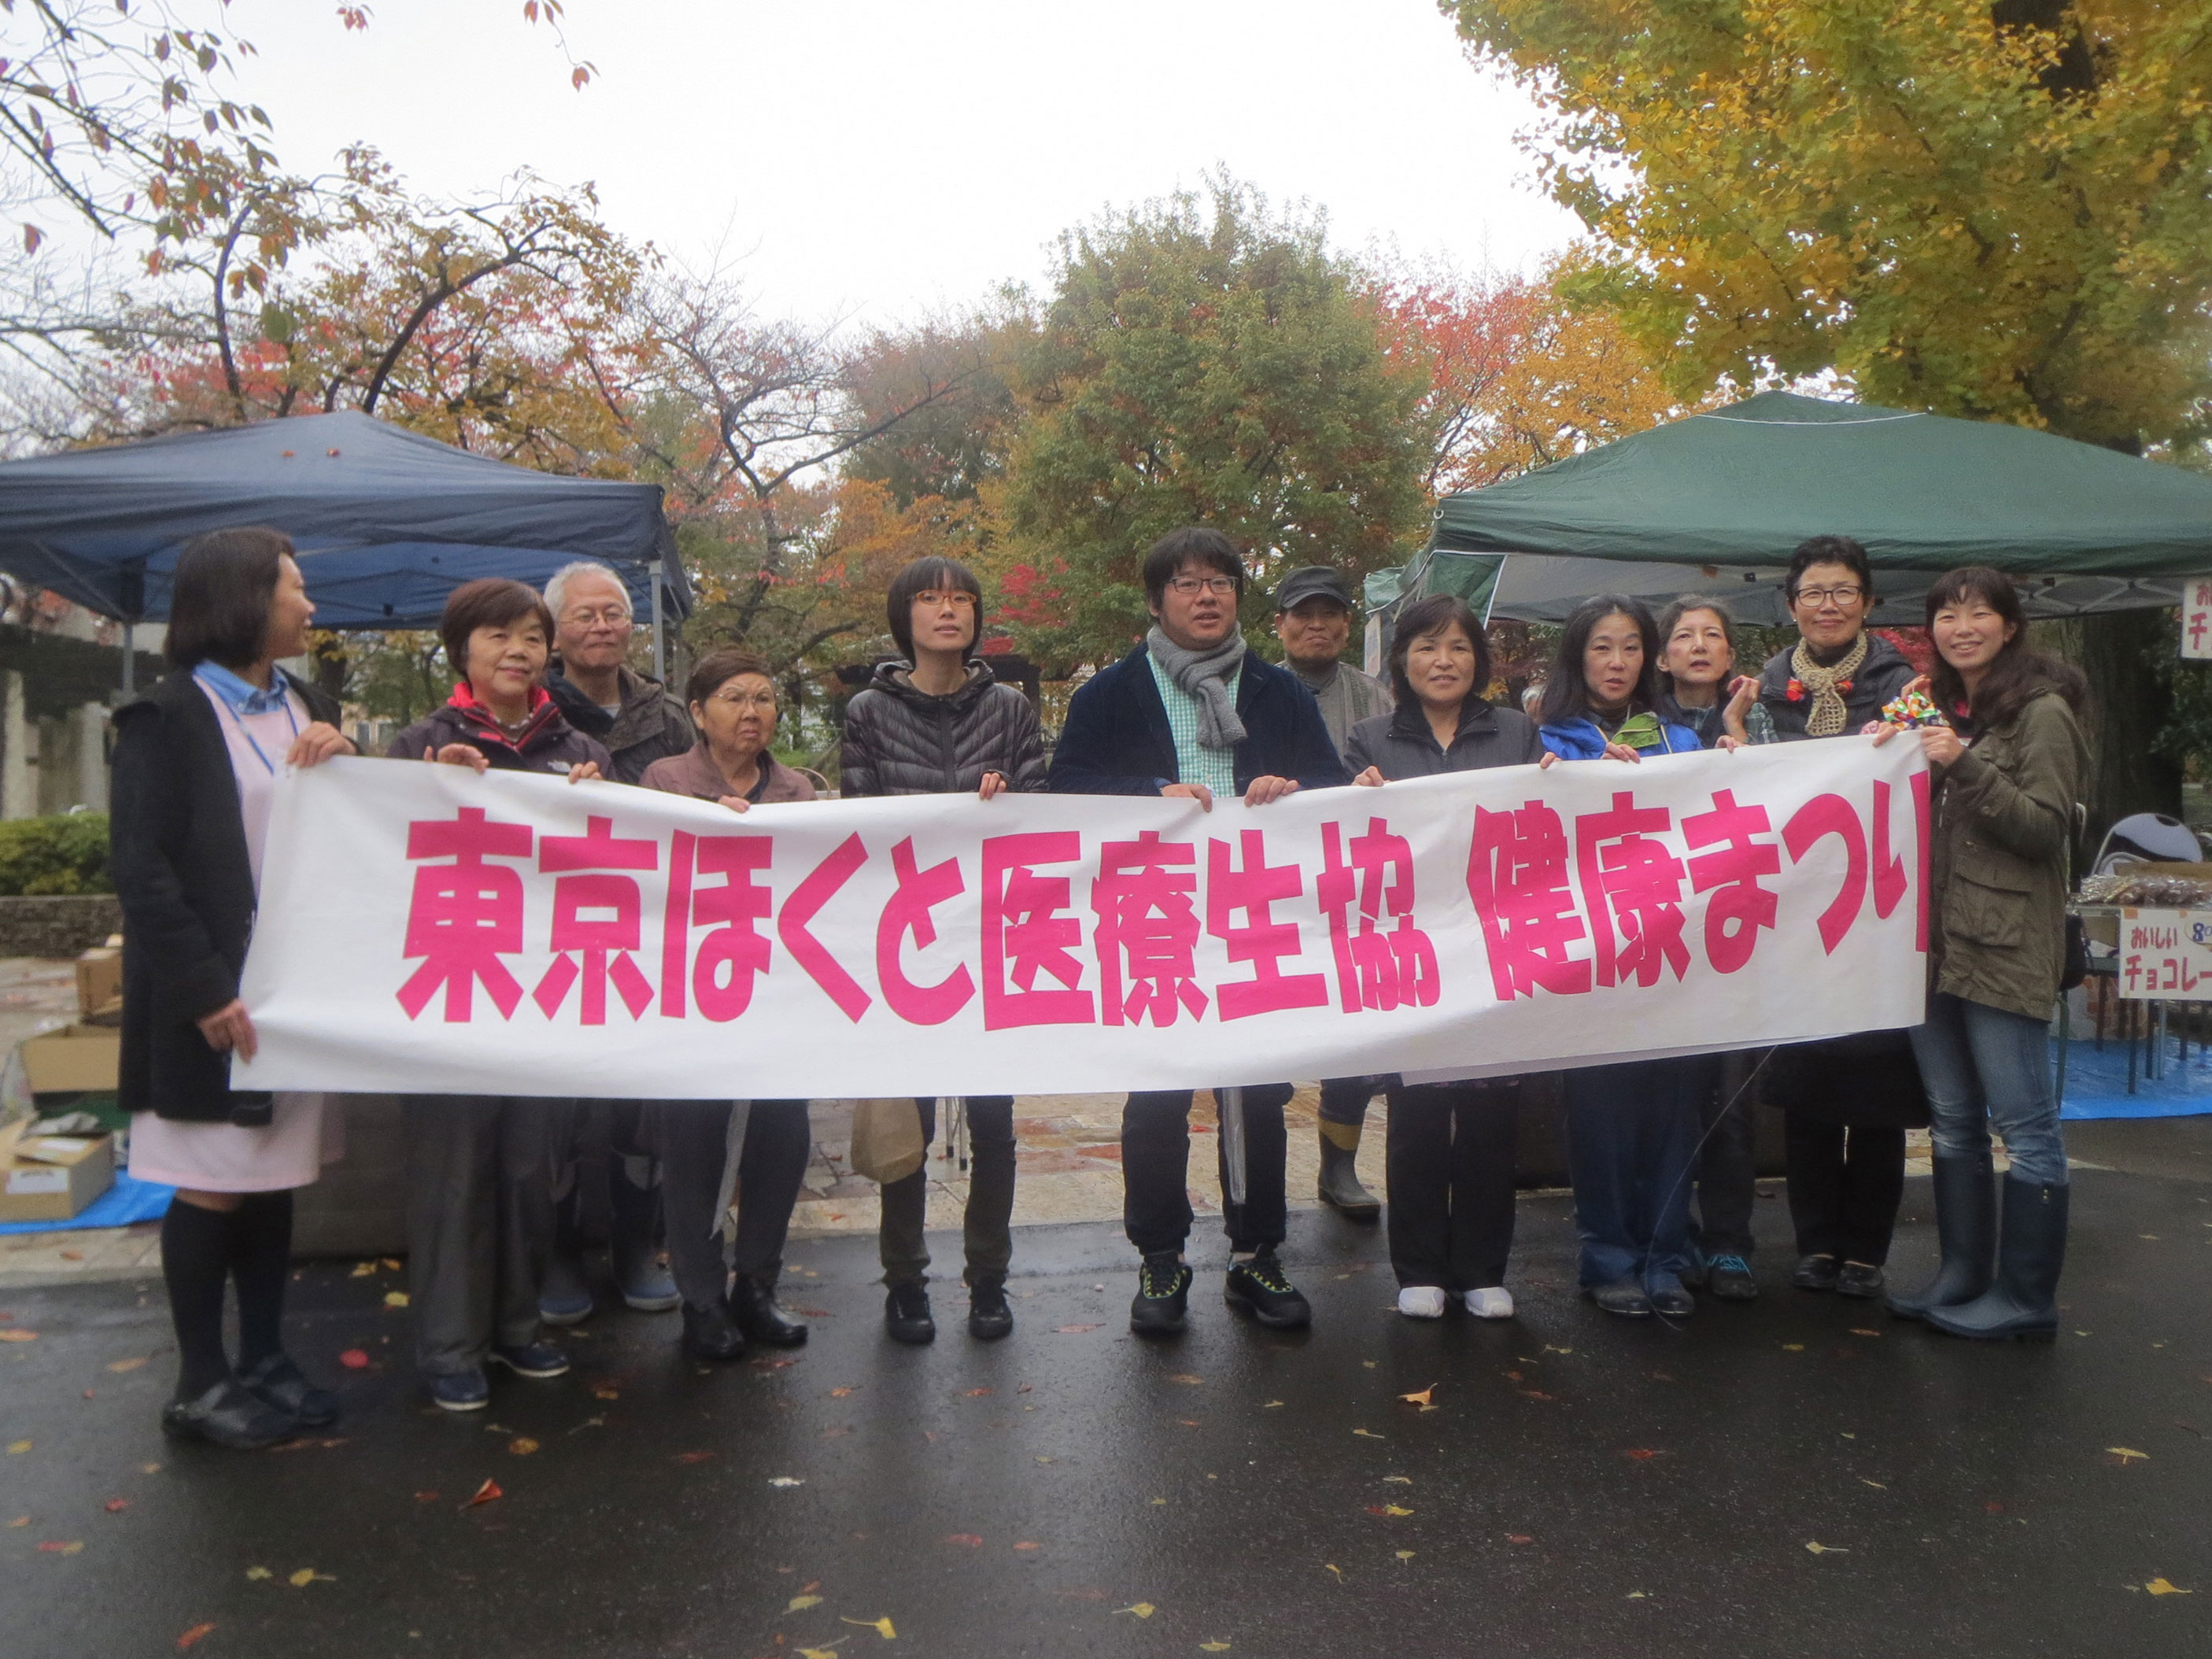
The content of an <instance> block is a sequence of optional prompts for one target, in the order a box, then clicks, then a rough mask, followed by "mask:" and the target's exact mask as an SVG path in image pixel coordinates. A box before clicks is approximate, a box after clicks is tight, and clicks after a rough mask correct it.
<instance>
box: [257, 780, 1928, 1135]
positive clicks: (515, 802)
mask: <svg viewBox="0 0 2212 1659" xmlns="http://www.w3.org/2000/svg"><path fill="white" fill-rule="evenodd" d="M1928 799H1929V796H1928V774H1927V772H1926V769H1925V767H1924V763H1923V761H1922V759H1921V756H1920V750H1919V747H1918V745H1917V744H1889V745H1887V746H1885V747H1883V748H1881V749H1876V748H1875V747H1874V746H1873V745H1872V744H1871V743H1870V742H1869V741H1868V740H1866V739H1863V738H1838V739H1834V740H1832V741H1827V742H1821V743H1802V744H1777V745H1771V746H1767V747H1764V748H1757V749H1745V750H1737V751H1735V752H1734V753H1717V752H1716V753H1708V754H1698V755H1681V756H1671V757H1655V758H1652V759H1649V760H1646V761H1645V762H1644V763H1641V764H1640V765H1634V766H1631V765H1627V764H1625V763H1620V762H1614V761H1589V762H1580V763H1566V764H1562V765H1559V766H1556V767H1553V768H1552V769H1548V770H1544V771H1539V770H1538V769H1536V768H1534V767H1515V768H1507V769H1498V770H1495V771H1487V772H1477V773H1462V774H1458V775H1448V776H1443V777H1435V778H1425V779H1420V780H1417V781H1409V782H1405V783H1396V784H1390V785H1387V786H1385V787H1383V788H1380V789H1371V788H1357V787H1347V788H1342V789H1331V790H1314V791H1308V792H1305V793H1300V794H1297V795H1293V796H1291V798H1289V799H1285V800H1283V801H1279V802H1277V803H1275V804H1273V805H1268V806H1265V807H1258V808H1251V809H1248V808H1246V807H1244V806H1243V805H1241V804H1237V803H1225V804H1222V805H1218V806H1216V807H1215V809H1214V810H1213V811H1212V812H1211V813H1206V812H1202V811H1200V810H1199V808H1198V807H1197V805H1195V804H1194V803H1192V802H1188V801H1182V800H1164V799H1139V798H1130V797H1124V796H1095V795H1089V796H1073V795H1028V796H1014V795H1006V796H1001V797H1000V798H999V799H995V800H993V801H988V802H982V801H978V800H976V799H974V798H973V797H972V796H967V795H931V796H918V797H916V796H909V797H905V798H902V799H880V800H865V801H821V802H804V803H793V804H789V805H770V806H761V807H757V808H755V809H754V810H753V811H750V812H749V813H746V814H744V815H742V816H739V815H737V814H733V813H731V812H728V811H725V810H724V809H722V808H720V807H719V806H715V805H709V804H707V803H704V802H698V801H693V800H690V799H684V798H681V797H678V796H675V795H669V794H661V793H653V792H650V791H646V790H641V789H635V788H629V787H623V786H622V785H619V784H611V783H586V784H578V785H571V784H568V783H566V782H564V781H561V780H558V779H553V778H541V777H535V776H530V775H517V774H502V773H498V772H493V773H489V774H487V775H483V776H481V777H479V776H477V775H475V774H473V773H471V772H469V771H466V770H465V769H461V768H458V767H449V766H429V765H422V764H419V763H405V762H397V761H375V760H340V761H334V762H331V763H327V764H325V765H324V766H321V767H318V768H316V769H313V770H312V771H308V772H305V773H299V774H295V775H289V776H287V777H286V778H284V779H283V780H282V781H281V782H280V784H279V787H278V791H277V795H276V805H275V811H274V816H273V818H272V822H271V824H270V836H269V842H268V857H267V866H266V872H265V874H264V883H263V888H262V895H261V906H260V913H259V920H258V925H257V929H256V932H255V935H254V939H253V945H252V954H251V957H249V959H248V962H247V963H246V978H245V986H244V991H243V994H244V996H245V998H246V1004H247V1006H248V1007H249V1009H250V1010H251V1011H252V1015H253V1018H254V1021H255V1023H256V1024H257V1026H258V1028H259V1032H260V1040H261V1052H260V1054H259V1056H258V1058H257V1059H256V1060H254V1062H253V1063H252V1065H251V1066H240V1067H238V1068H237V1073H236V1079H237V1081H238V1082H239V1084H240V1086H253V1087H263V1088H278V1089H323V1090H337V1091H399V1092H407V1093H416V1092H419V1093H441V1094H443V1093H453V1094H499V1095H558V1096H582V1097H642V1098H655V1097H661V1098H674V1099H718V1098H719V1099H730V1098H733V1097H751V1098H760V1099H767V1098H781V1097H822V1096H831V1097H835V1096H880V1095H906V1096H912V1095H956V1094H959V1095H988V1094H1036V1093H1065V1092H1074V1091H1119V1090H1123V1089H1166V1088H1188V1087H1199V1086H1211V1085H1216V1084H1221V1085H1241V1084H1260V1083H1270V1082H1285V1081H1297V1080H1307V1079H1316V1078H1322V1077H1345V1076H1352V1075H1358V1074H1360V1073H1384V1072H1404V1073H1420V1074H1425V1075H1431V1076H1436V1075H1466V1076H1473V1075H1479V1074H1482V1073H1510V1072H1516V1071H1524V1070H1531V1069H1542V1068H1550V1067H1561V1066H1579V1065H1588V1064H1593V1063H1596V1062H1599V1061H1603V1060H1619V1059H1622V1058H1626V1057H1631V1056H1638V1055H1650V1054H1669V1053H1694V1052H1699V1051H1703V1050H1711V1049H1718V1048H1748V1047H1753V1046H1759V1045H1764V1044H1766V1043H1770V1042H1788V1041H1796V1040H1800V1039H1805V1038H1813V1037H1821V1036H1837V1035H1841V1034H1843V1033H1846V1032H1851V1031H1859V1030H1881V1029H1888V1028H1893V1027H1897V1026H1903V1025H1911V1024H1916V1023H1917V1021H1918V1020H1919V1019H1920V1018H1921V1015H1922V1009H1923V995H1924V980H1925V951H1926V921H1925V902H1924V887H1925V881H1926V877H1925V863H1926V848H1927V836H1928V829H1927V816H1928Z"/></svg>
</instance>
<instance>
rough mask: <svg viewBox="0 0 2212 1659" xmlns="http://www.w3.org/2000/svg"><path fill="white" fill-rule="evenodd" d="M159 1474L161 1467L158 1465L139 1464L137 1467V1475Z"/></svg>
mask: <svg viewBox="0 0 2212 1659" xmlns="http://www.w3.org/2000/svg"><path fill="white" fill-rule="evenodd" d="M138 1473H139V1474H161V1465H160V1464H159V1463H141V1464H140V1465H139V1466H138Z"/></svg>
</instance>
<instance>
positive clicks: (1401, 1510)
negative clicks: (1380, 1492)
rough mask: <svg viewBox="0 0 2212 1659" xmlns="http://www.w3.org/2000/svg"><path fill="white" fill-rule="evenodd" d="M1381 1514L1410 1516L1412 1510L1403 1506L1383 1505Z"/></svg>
mask: <svg viewBox="0 0 2212 1659" xmlns="http://www.w3.org/2000/svg"><path fill="white" fill-rule="evenodd" d="M1412 1513H1413V1510H1409V1509H1407V1507H1406V1506H1405V1505H1404V1504H1384V1505H1383V1514H1385V1515H1411V1514H1412Z"/></svg>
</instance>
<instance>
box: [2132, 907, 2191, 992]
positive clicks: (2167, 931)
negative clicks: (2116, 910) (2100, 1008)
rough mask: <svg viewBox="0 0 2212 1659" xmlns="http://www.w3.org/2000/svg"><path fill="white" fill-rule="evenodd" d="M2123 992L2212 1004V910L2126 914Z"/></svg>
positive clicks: (2137, 911) (2153, 911) (2154, 911)
mask: <svg viewBox="0 0 2212 1659" xmlns="http://www.w3.org/2000/svg"><path fill="white" fill-rule="evenodd" d="M2120 994H2121V995H2122V996H2123V997H2130V998H2133V999H2135V1000H2137V1001H2141V1002H2212V910H2126V911H2123V912H2122V913H2121V915H2120Z"/></svg>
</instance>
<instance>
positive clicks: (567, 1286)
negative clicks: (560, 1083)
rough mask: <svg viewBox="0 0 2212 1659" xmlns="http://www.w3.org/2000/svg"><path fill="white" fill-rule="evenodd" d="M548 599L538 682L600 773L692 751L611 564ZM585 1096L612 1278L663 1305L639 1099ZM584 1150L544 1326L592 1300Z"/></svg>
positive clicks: (563, 1172) (543, 1292)
mask: <svg viewBox="0 0 2212 1659" xmlns="http://www.w3.org/2000/svg"><path fill="white" fill-rule="evenodd" d="M545 606H546V609H548V610H549V611H551V612H552V613H553V630H554V632H553V662H552V665H551V667H550V671H549V672H548V673H547V675H546V679H545V689H546V690H547V691H549V692H550V693H551V695H552V697H553V701H554V702H556V703H558V704H559V705H560V708H561V713H562V716H563V717H565V718H566V719H567V720H568V724H569V725H571V726H574V727H575V728H576V729H577V730H578V731H579V732H585V733H586V734H587V735H589V736H591V737H594V738H598V739H599V742H600V743H601V744H603V745H605V748H606V750H607V751H608V752H609V753H610V754H611V755H612V756H613V757H614V765H613V767H612V768H611V769H610V770H609V772H608V774H607V775H608V776H609V777H611V778H612V779H613V780H614V781H616V782H617V783H635V782H636V781H638V780H639V779H640V778H641V777H642V776H644V775H645V769H646V768H647V767H648V766H650V765H652V764H653V762H655V761H657V760H660V759H663V758H664V757H667V756H670V755H684V754H689V753H690V751H691V748H692V746H693V744H696V742H697V741H698V738H697V735H696V733H695V732H693V730H692V727H691V716H690V713H689V712H688V711H686V709H685V708H684V702H683V700H682V699H681V698H679V697H678V696H675V695H674V694H672V693H671V691H670V690H668V688H667V687H666V686H665V685H663V684H661V683H660V682H659V680H656V679H653V678H650V677H649V676H647V675H644V674H641V673H638V672H637V671H635V669H633V668H631V667H630V666H629V642H630V636H631V634H632V633H633V632H634V631H635V630H634V623H633V619H632V617H631V614H630V605H629V590H628V589H627V588H625V587H624V586H623V584H622V581H621V580H620V579H619V578H617V576H616V574H614V572H613V571H611V570H610V569H608V568H607V567H606V566H605V565H603V564H594V563H592V562H589V561H588V560H580V561H578V562H576V563H574V564H569V565H563V566H562V568H560V569H559V570H556V572H554V573H553V580H550V581H549V582H547V583H546V584H545ZM586 1105H587V1108H588V1110H587V1113H586V1115H587V1117H588V1118H590V1119H592V1120H597V1121H596V1122H594V1123H592V1125H590V1127H587V1128H586V1129H584V1133H585V1134H586V1136H588V1138H590V1139H597V1138H598V1136H599V1133H601V1132H602V1131H601V1127H600V1126H601V1125H602V1124H603V1125H604V1133H605V1137H606V1144H607V1174H608V1180H607V1231H608V1238H607V1247H608V1255H609V1258H610V1260H611V1263H612V1266H613V1268H614V1279H615V1287H616V1289H617V1290H618V1291H620V1292H621V1293H622V1298H623V1301H624V1302H626V1303H628V1304H629V1305H630V1306H631V1307H633V1308H635V1309H637V1310H639V1311H641V1312H644V1313H665V1312H667V1311H668V1310H671V1309H672V1308H675V1307H676V1306H678V1304H680V1303H681V1302H682V1301H683V1296H682V1294H681V1293H680V1292H679V1291H678V1290H677V1288H676V1281H675V1280H674V1279H671V1277H670V1276H669V1273H668V1270H667V1268H666V1267H665V1266H663V1265H662V1263H661V1261H660V1252H659V1249H658V1239H659V1231H660V1168H659V1160H658V1159H657V1158H654V1157H653V1154H652V1153H651V1152H648V1151H647V1150H646V1147H645V1146H644V1144H643V1115H642V1108H641V1103H639V1102H637V1101H635V1100H609V1101H592V1102H588V1103H586ZM583 1170H584V1164H583V1161H582V1158H581V1157H580V1146H576V1145H572V1146H569V1147H568V1149H567V1156H566V1157H565V1158H562V1163H561V1166H560V1167H559V1168H558V1169H557V1170H556V1172H555V1176H554V1184H553V1194H554V1214H555V1217H556V1225H555V1229H554V1240H553V1249H552V1251H551V1255H550V1260H549V1261H547V1263H546V1271H545V1277H544V1280H543V1282H542V1283H541V1285H540V1287H539V1292H538V1316H539V1317H540V1318H542V1319H544V1321H545V1322H546V1323H547V1324H549V1325H573V1324H574V1323H576V1322H578V1321H579V1320H581V1319H584V1318H586V1317H587V1316H589V1315H590V1313H591V1311H592V1289H591V1284H590V1281H589V1280H588V1279H586V1277H585V1273H584V1249H583V1229H582V1219H583V1218H582V1211H583V1209H584V1202H583V1193H582V1189H581V1183H582V1175H583Z"/></svg>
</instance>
